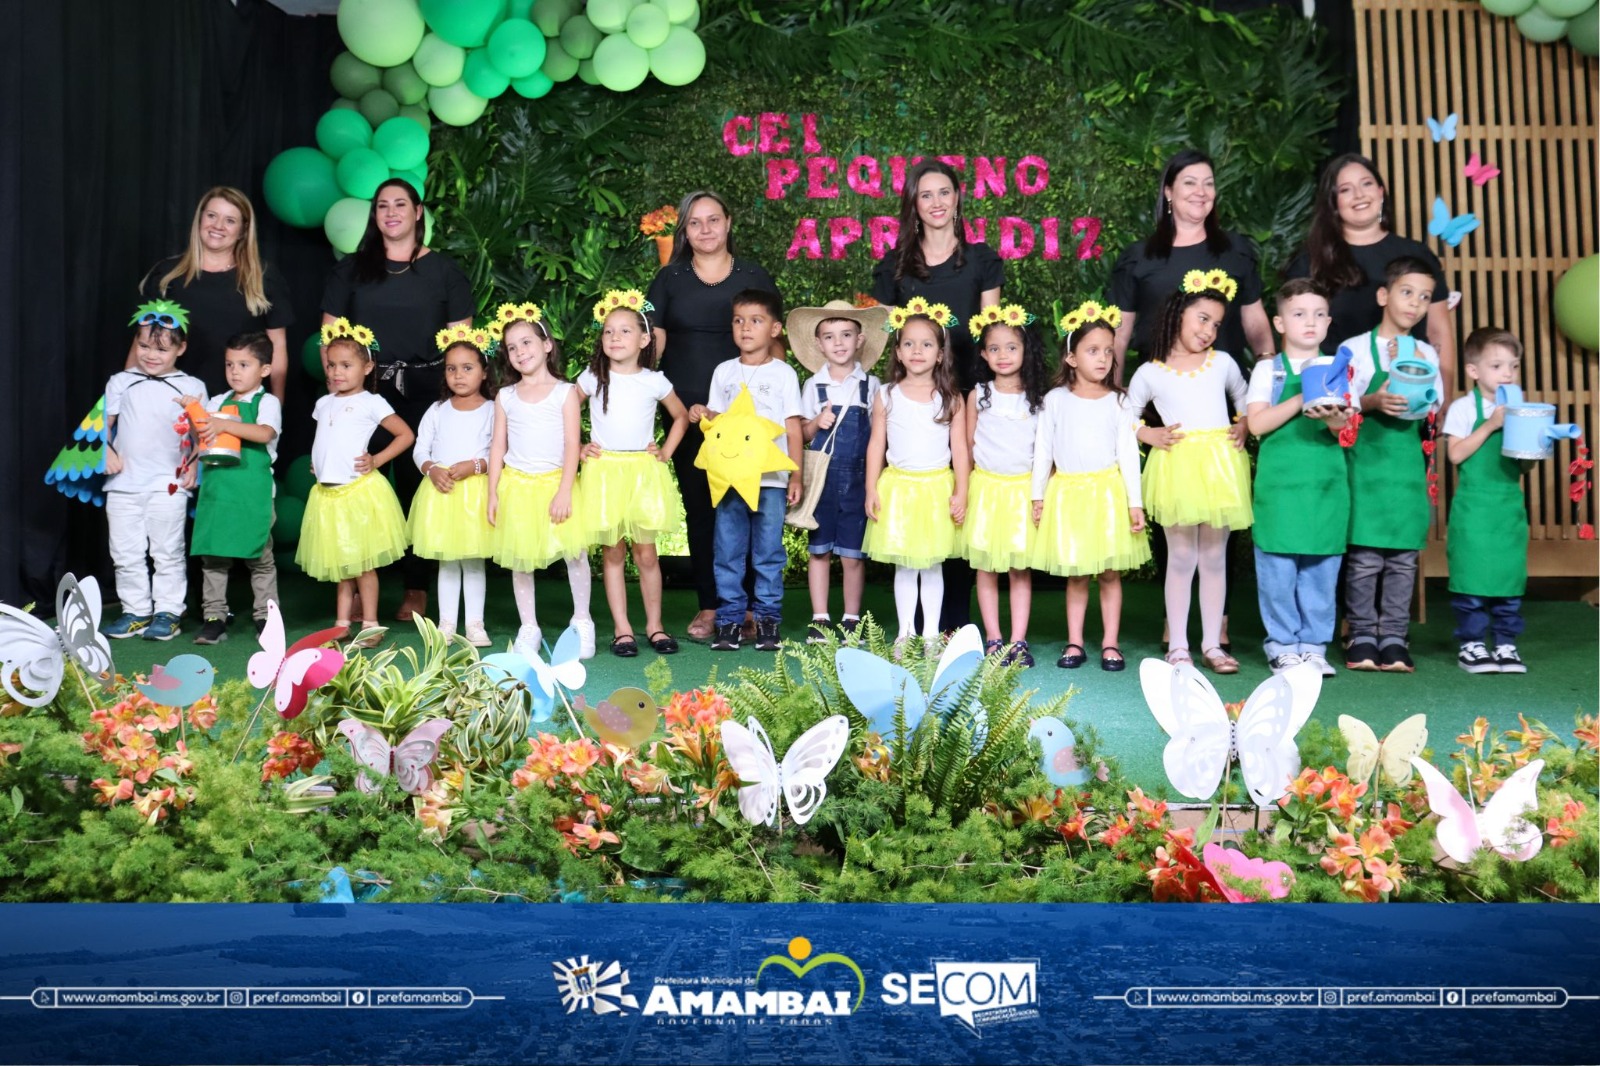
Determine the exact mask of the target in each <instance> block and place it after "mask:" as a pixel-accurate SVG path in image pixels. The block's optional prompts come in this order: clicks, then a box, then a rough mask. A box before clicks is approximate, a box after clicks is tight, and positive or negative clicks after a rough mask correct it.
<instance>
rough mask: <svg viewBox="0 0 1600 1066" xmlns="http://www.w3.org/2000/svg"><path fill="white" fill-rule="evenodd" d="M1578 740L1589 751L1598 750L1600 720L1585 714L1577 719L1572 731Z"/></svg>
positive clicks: (1599, 748)
mask: <svg viewBox="0 0 1600 1066" xmlns="http://www.w3.org/2000/svg"><path fill="white" fill-rule="evenodd" d="M1572 735H1573V736H1575V737H1577V738H1578V742H1579V743H1580V744H1582V745H1583V746H1584V747H1586V748H1588V749H1589V750H1590V751H1600V720H1597V719H1596V718H1595V716H1594V715H1592V714H1586V715H1584V716H1582V717H1581V718H1579V719H1578V728H1576V729H1574V730H1573V731H1572Z"/></svg>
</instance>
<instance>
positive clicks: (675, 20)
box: [655, 0, 700, 26]
mask: <svg viewBox="0 0 1600 1066" xmlns="http://www.w3.org/2000/svg"><path fill="white" fill-rule="evenodd" d="M655 3H657V4H658V5H660V6H661V8H662V9H663V10H664V11H666V13H667V18H669V19H671V20H672V24H673V25H674V26H681V25H682V24H683V23H685V22H688V21H689V19H691V18H695V19H698V18H699V17H700V5H699V3H698V2H697V0H655Z"/></svg>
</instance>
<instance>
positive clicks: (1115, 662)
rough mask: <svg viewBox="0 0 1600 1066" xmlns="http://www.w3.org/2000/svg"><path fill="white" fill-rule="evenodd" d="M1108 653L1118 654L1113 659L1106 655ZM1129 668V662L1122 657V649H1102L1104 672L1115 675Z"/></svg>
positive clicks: (1101, 660)
mask: <svg viewBox="0 0 1600 1066" xmlns="http://www.w3.org/2000/svg"><path fill="white" fill-rule="evenodd" d="M1107 652H1116V653H1117V657H1116V658H1115V659H1113V658H1111V656H1110V655H1108V654H1106V653H1107ZM1127 668H1128V660H1126V659H1124V658H1123V657H1122V649H1121V648H1118V647H1110V648H1101V649H1100V669H1102V670H1104V671H1105V672H1106V673H1108V674H1115V673H1119V672H1120V671H1123V670H1126V669H1127Z"/></svg>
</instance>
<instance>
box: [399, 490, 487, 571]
mask: <svg viewBox="0 0 1600 1066" xmlns="http://www.w3.org/2000/svg"><path fill="white" fill-rule="evenodd" d="M409 526H410V530H411V550H412V552H414V553H415V554H417V555H420V556H422V558H424V559H487V558H488V557H489V555H490V553H491V552H492V551H493V548H492V547H491V542H490V537H491V536H492V535H493V532H494V530H493V527H491V526H490V525H489V479H488V478H486V477H469V478H467V480H465V481H458V482H456V483H455V485H454V486H452V487H451V489H450V491H449V492H440V491H439V490H438V489H436V488H434V487H433V482H432V481H430V480H429V479H428V477H427V475H423V478H422V485H421V487H419V488H418V489H417V494H416V495H415V496H413V497H412V498H411V518H410V522H409Z"/></svg>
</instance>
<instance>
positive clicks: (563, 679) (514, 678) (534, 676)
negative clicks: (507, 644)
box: [482, 626, 588, 722]
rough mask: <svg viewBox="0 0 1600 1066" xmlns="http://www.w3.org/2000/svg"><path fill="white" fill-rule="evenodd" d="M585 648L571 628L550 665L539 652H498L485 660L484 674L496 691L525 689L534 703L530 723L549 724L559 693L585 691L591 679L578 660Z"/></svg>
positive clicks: (553, 653)
mask: <svg viewBox="0 0 1600 1066" xmlns="http://www.w3.org/2000/svg"><path fill="white" fill-rule="evenodd" d="M582 647H583V638H582V637H580V636H579V635H578V631H577V629H576V628H574V627H572V626H568V627H567V630H566V632H564V633H562V634H561V638H560V639H559V640H557V641H556V646H555V649H554V650H553V651H552V652H551V653H550V661H549V662H545V660H544V658H543V657H542V656H540V655H539V653H538V652H537V651H534V652H532V653H530V654H527V655H523V654H521V653H519V652H515V651H507V652H499V653H497V654H495V655H485V656H484V657H483V660H482V663H483V672H484V674H485V675H486V676H487V677H488V678H489V679H490V680H491V681H492V682H493V683H494V684H495V687H497V688H502V687H505V686H506V685H519V686H521V687H522V688H524V689H526V690H527V692H528V694H529V696H530V697H531V698H532V700H533V707H532V715H531V716H530V718H531V721H534V722H546V721H549V720H550V715H551V714H552V713H554V711H555V703H556V693H557V689H558V688H560V689H565V690H567V691H568V692H573V691H576V690H577V689H580V688H582V687H583V683H584V681H586V680H587V679H588V671H587V670H586V669H585V668H584V665H583V660H582V659H581V658H580V657H579V652H580V651H581V649H582Z"/></svg>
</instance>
